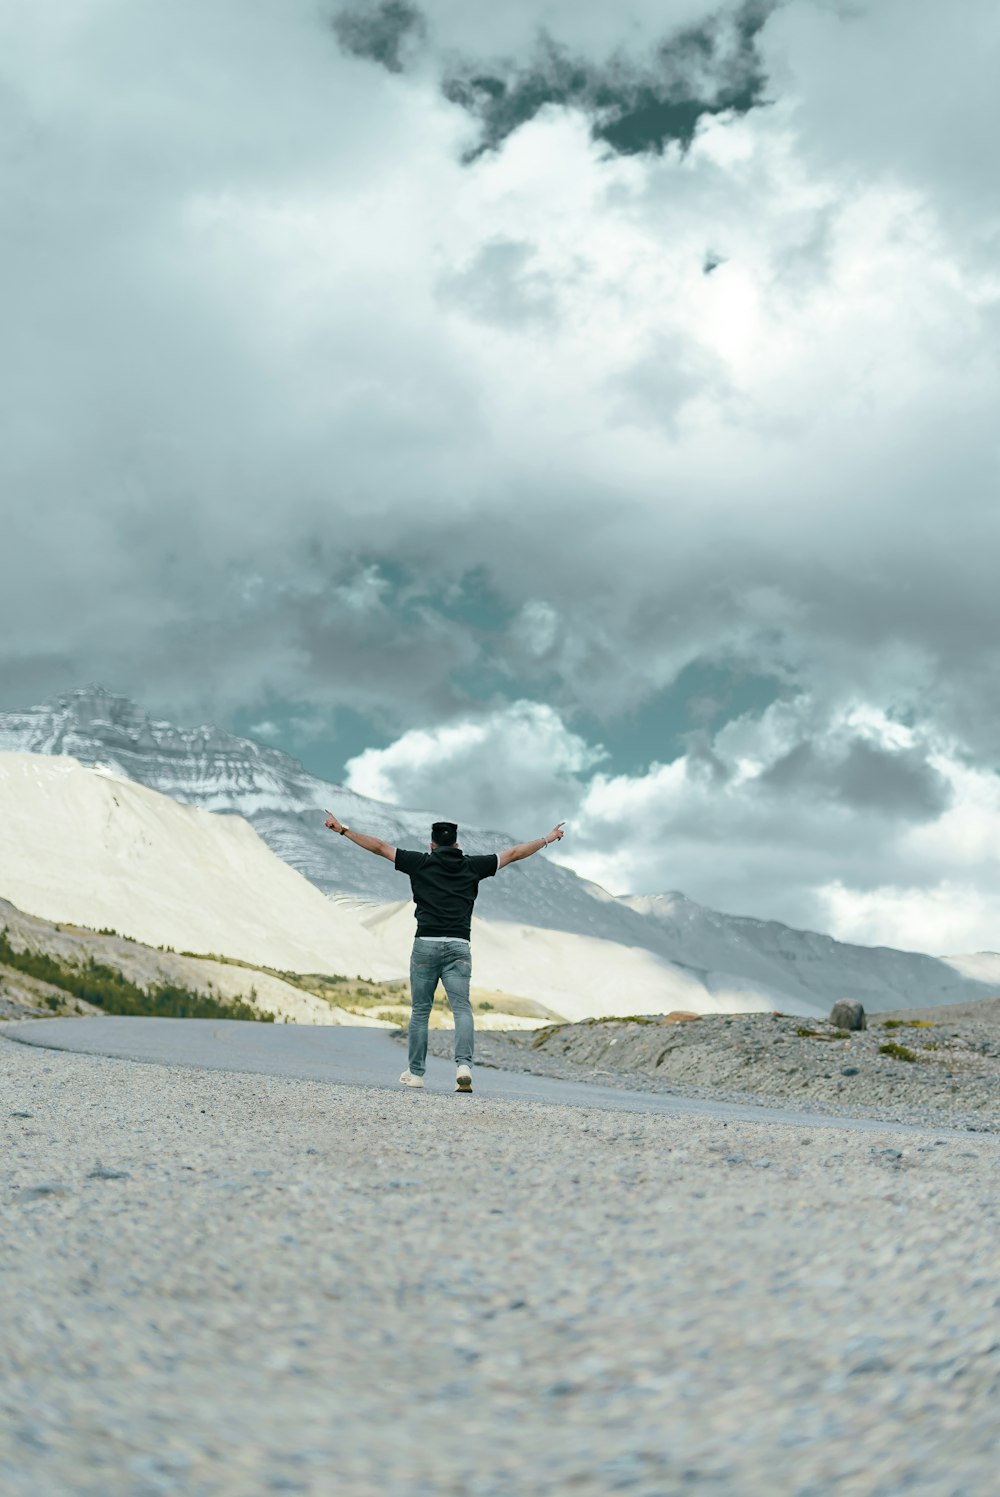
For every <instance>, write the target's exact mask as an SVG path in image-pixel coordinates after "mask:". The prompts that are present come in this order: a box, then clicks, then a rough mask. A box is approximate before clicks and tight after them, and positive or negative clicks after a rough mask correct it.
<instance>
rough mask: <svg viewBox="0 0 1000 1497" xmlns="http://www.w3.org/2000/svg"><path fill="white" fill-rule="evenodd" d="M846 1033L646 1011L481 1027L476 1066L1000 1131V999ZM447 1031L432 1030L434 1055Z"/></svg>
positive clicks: (776, 1021) (822, 1024) (814, 1025)
mask: <svg viewBox="0 0 1000 1497" xmlns="http://www.w3.org/2000/svg"><path fill="white" fill-rule="evenodd" d="M868 1025H869V1027H868V1028H867V1029H866V1030H863V1031H858V1032H853V1033H847V1032H846V1031H844V1030H838V1029H835V1028H834V1027H833V1026H832V1025H831V1024H830V1023H828V1022H826V1021H824V1020H816V1019H802V1018H798V1017H791V1016H788V1015H783V1014H759V1013H758V1014H732V1015H728V1014H726V1015H723V1014H712V1015H703V1016H702V1017H701V1018H698V1019H695V1020H693V1021H691V1022H672V1023H671V1022H666V1021H665V1020H664V1018H663V1016H660V1015H650V1016H645V1017H639V1018H636V1019H633V1020H628V1019H621V1020H619V1019H615V1020H603V1019H600V1020H589V1021H585V1022H583V1023H578V1024H558V1025H551V1026H549V1027H548V1028H546V1029H542V1030H537V1031H536V1032H535V1033H534V1034H513V1033H508V1034H503V1035H500V1034H491V1035H482V1034H478V1035H477V1037H476V1057H477V1063H478V1064H479V1065H485V1066H497V1067H500V1068H502V1069H504V1070H510V1071H516V1070H522V1071H527V1072H531V1073H533V1074H536V1075H544V1076H552V1077H557V1078H560V1079H564V1080H567V1079H568V1080H572V1079H576V1080H578V1081H581V1080H586V1081H592V1082H599V1083H600V1084H601V1085H602V1086H610V1087H620V1088H622V1089H641V1090H643V1091H664V1092H669V1093H672V1094H675V1095H684V1096H690V1097H699V1098H709V1097H710V1098H714V1099H717V1100H724V1101H730V1102H739V1103H754V1104H758V1105H764V1106H769V1107H782V1106H786V1107H787V1106H793V1105H794V1106H796V1107H799V1108H802V1107H805V1108H808V1109H809V1110H811V1111H816V1112H821V1113H823V1114H825V1115H827V1116H836V1115H841V1116H844V1117H855V1118H860V1117H873V1118H876V1119H878V1120H880V1121H884V1122H899V1123H910V1124H916V1125H918V1126H925V1127H935V1126H941V1127H944V1126H947V1127H949V1128H954V1127H960V1128H968V1129H971V1130H973V1131H977V1132H1000V1000H996V1001H993V1000H987V1001H986V1002H984V1003H978V1004H962V1005H955V1006H953V1007H951V1006H950V1007H944V1008H937V1009H933V1008H932V1009H927V1010H920V1011H912V1010H906V1011H903V1012H900V1013H896V1014H889V1013H885V1014H874V1015H870V1016H869V1020H868ZM448 1046H449V1038H448V1036H446V1035H444V1034H442V1033H440V1032H438V1033H435V1034H432V1036H431V1044H430V1049H431V1052H432V1053H433V1054H436V1055H445V1054H447V1053H448Z"/></svg>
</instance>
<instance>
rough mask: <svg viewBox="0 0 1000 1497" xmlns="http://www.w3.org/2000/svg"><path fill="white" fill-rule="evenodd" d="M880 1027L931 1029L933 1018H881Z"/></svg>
mask: <svg viewBox="0 0 1000 1497" xmlns="http://www.w3.org/2000/svg"><path fill="white" fill-rule="evenodd" d="M881 1028H882V1029H933V1028H934V1021H933V1019H883V1020H882V1021H881Z"/></svg>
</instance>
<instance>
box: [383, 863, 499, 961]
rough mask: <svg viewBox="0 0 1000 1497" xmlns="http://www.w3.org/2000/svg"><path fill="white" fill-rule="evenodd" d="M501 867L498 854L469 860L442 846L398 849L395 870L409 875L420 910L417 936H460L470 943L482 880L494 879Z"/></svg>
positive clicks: (417, 915)
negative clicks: (422, 850) (418, 849)
mask: <svg viewBox="0 0 1000 1497" xmlns="http://www.w3.org/2000/svg"><path fill="white" fill-rule="evenodd" d="M499 867H500V859H499V858H498V857H497V855H496V853H495V852H488V853H481V854H478V855H477V856H475V857H471V858H470V857H466V855H465V853H464V852H463V851H462V849H461V848H460V847H439V848H437V850H436V851H435V852H408V851H407V850H406V848H405V847H397V848H396V868H397V870H398V872H400V873H407V874H409V877H410V888H411V889H412V890H413V902H414V904H415V905H416V907H417V911H416V921H417V935H418V936H460V937H462V938H463V939H464V940H466V941H467V940H468V939H469V934H470V932H471V929H472V906H473V905H474V904H475V902H476V895H477V894H478V893H479V883H480V880H481V879H484V878H492V877H493V875H494V874H495V873H496V872H497V870H498V869H499Z"/></svg>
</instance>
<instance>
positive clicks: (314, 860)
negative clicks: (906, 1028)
mask: <svg viewBox="0 0 1000 1497" xmlns="http://www.w3.org/2000/svg"><path fill="white" fill-rule="evenodd" d="M3 751H21V752H28V753H30V754H35V755H73V756H74V757H75V758H76V759H78V760H79V761H80V763H81V764H84V765H89V766H103V767H105V768H107V769H108V770H110V771H112V772H113V773H114V774H117V775H119V776H124V777H126V778H127V779H129V780H132V781H134V782H136V783H137V784H140V785H145V786H147V787H149V788H150V789H152V790H156V791H158V792H160V793H161V794H162V795H165V796H169V797H170V798H171V799H173V800H175V801H179V802H181V803H182V804H186V805H189V806H194V807H198V808H199V809H201V810H203V811H215V812H221V813H226V814H228V815H231V816H237V817H245V818H246V820H247V821H249V822H250V824H251V825H252V826H253V828H254V830H255V831H256V832H257V833H258V835H259V837H260V838H261V839H262V841H263V842H264V843H265V844H266V845H267V847H269V848H270V849H271V850H272V852H274V853H275V854H277V856H278V857H279V858H280V859H281V860H282V861H283V862H284V863H286V864H288V865H290V867H291V868H293V869H295V870H296V871H297V872H298V873H299V874H300V875H302V877H303V878H304V879H306V880H308V881H309V883H311V884H313V885H314V886H315V888H316V889H318V890H321V891H322V892H323V893H324V894H327V895H329V896H332V897H333V899H334V903H335V906H341V905H344V902H345V901H346V902H347V910H351V909H353V904H354V901H357V900H363V901H366V902H367V903H368V904H369V905H370V906H371V908H369V909H368V910H367V911H366V912H365V913H364V917H363V918H364V920H365V928H366V930H367V934H368V936H370V937H371V938H372V939H373V940H374V942H375V944H376V946H378V947H379V948H380V949H381V951H382V953H383V954H384V953H385V951H386V950H387V949H389V950H391V951H392V952H393V953H394V954H395V955H394V961H395V967H396V971H397V973H398V971H400V970H403V969H404V968H402V967H401V966H400V963H401V961H402V955H403V951H404V948H405V945H406V941H407V939H408V937H409V935H410V934H412V928H413V927H412V918H411V910H410V906H409V904H408V893H409V891H408V888H407V887H406V885H405V881H404V880H402V879H401V878H400V876H399V875H398V874H396V873H394V871H393V870H392V868H391V867H390V866H389V865H388V864H387V863H386V862H385V861H384V860H382V859H379V858H372V857H369V856H366V855H365V854H363V853H361V852H360V851H359V850H358V849H357V848H355V847H352V846H348V845H345V843H344V842H343V840H342V839H340V838H338V837H333V836H331V835H330V833H328V832H327V831H326V830H325V829H324V827H323V812H324V809H325V808H326V807H332V808H333V809H335V810H336V811H337V814H338V815H340V816H341V817H342V818H343V819H344V820H346V821H347V822H348V823H352V824H356V825H358V826H362V827H364V828H365V829H366V830H369V831H371V832H373V833H375V834H376V835H378V836H382V837H385V838H386V839H387V840H388V841H390V842H394V843H395V844H396V845H402V846H417V847H419V846H423V845H424V843H425V841H426V838H427V834H428V827H429V823H430V821H431V820H432V818H433V815H434V814H447V807H440V808H435V810H434V812H432V811H419V812H413V811H406V810H400V809H399V808H397V807H393V806H388V805H384V804H382V803H381V802H378V801H372V800H368V799H366V798H365V797H363V796H359V795H355V794H353V793H352V792H350V791H347V790H345V789H343V788H342V787H340V786H336V785H332V784H329V783H327V782H325V781H323V780H320V779H318V778H317V777H315V776H313V775H310V774H309V773H308V772H307V771H306V770H305V769H303V767H302V766H301V765H300V764H298V763H297V762H296V761H295V760H294V759H291V758H290V757H289V756H287V755H285V754H283V753H281V752H279V751H278V750H276V749H272V748H267V747H264V746H262V745H260V744H256V743H253V742H250V741H249V740H246V739H242V738H238V737H236V736H234V735H233V734H229V733H225V732H222V731H221V730H219V729H217V728H214V727H210V726H209V727H198V728H180V727H176V726H174V725H173V724H171V723H167V722H162V721H157V720H155V719H152V718H150V717H149V716H148V715H147V714H146V713H145V712H143V711H142V709H141V708H139V707H138V706H136V705H135V704H134V703H133V702H131V701H129V700H127V699H126V698H123V697H119V696H115V695H113V694H111V693H108V692H106V691H102V690H100V689H96V688H95V689H89V690H85V691H78V692H73V693H70V694H69V695H67V696H64V697H61V698H60V699H59V700H58V701H56V702H54V703H52V704H50V705H47V706H40V707H35V708H31V709H30V710H27V711H23V712H16V713H6V714H0V753H2V752H3ZM532 830H534V829H533V828H517V829H515V830H514V831H513V832H511V833H510V834H504V833H501V832H498V831H495V830H489V829H484V828H475V827H463V830H462V840H463V845H464V846H466V847H467V848H468V850H469V851H477V852H478V851H491V850H493V849H495V848H497V847H500V846H503V845H506V844H508V843H509V842H510V841H513V840H516V837H518V836H525V835H528V834H529V833H530V832H531V831H532ZM4 892H8V893H9V891H5V890H4V889H3V888H0V894H2V893H4ZM29 907H30V906H29ZM345 912H346V911H345ZM477 913H478V914H479V915H480V916H481V922H480V925H479V926H478V927H477V929H478V934H477V963H478V970H479V972H480V975H481V974H482V970H483V962H484V960H485V961H486V964H487V966H488V967H489V969H490V971H491V972H492V973H494V975H495V976H496V978H497V981H496V986H498V987H503V988H506V990H507V991H513V992H518V993H522V994H524V995H525V996H531V997H535V998H538V999H540V1001H542V1002H545V1003H547V1004H549V1005H550V1006H551V1007H553V1008H555V1009H556V1010H557V1011H558V1012H560V1013H563V1014H565V1015H571V1014H574V1013H577V1012H580V1008H579V1004H580V1003H582V1004H583V1005H585V1009H584V1011H585V1012H587V1013H597V1012H607V1013H610V1012H612V1011H614V1012H618V1013H625V1012H637V1011H639V1012H641V1011H654V1010H657V1009H664V1008H669V1007H689V1008H697V1009H699V1010H700V1011H719V1010H722V1009H732V1010H749V1009H761V1008H770V1007H777V1008H784V1009H786V1010H788V1011H790V1012H800V1013H817V1012H825V1011H827V1010H828V1009H829V1007H830V1005H831V1004H832V1003H833V1002H834V1001H835V1000H836V999H837V998H840V997H858V998H860V999H861V1000H862V1002H864V1003H865V1004H866V1006H868V1007H870V1008H872V1009H879V1008H882V1009H895V1008H902V1007H907V1006H910V1005H927V1004H937V1003H954V1002H961V1001H969V1000H976V999H979V998H982V997H987V996H992V995H994V994H995V993H996V992H997V990H998V987H1000V959H997V958H995V957H990V956H989V954H986V955H985V956H984V955H982V954H981V955H979V956H977V957H970V958H951V959H948V960H939V959H937V958H934V957H928V956H922V955H916V954H912V953H908V952H900V951H895V950H891V949H889V948H884V947H883V948H870V947H861V946H850V945H847V944H845V943H843V942H838V941H835V940H833V939H832V938H831V937H829V936H823V935H820V934H817V933H814V932H809V931H798V930H794V929H792V928H790V927H788V926H783V925H780V924H778V923H776V922H771V921H759V920H750V919H744V918H740V917H738V916H732V915H725V914H720V913H719V912H717V911H713V910H709V909H705V908H704V907H702V906H699V905H696V904H694V903H693V902H692V901H690V900H687V899H685V897H684V896H683V895H681V894H666V895H654V896H642V897H632V898H621V899H616V898H613V897H612V896H611V895H609V894H607V893H606V892H605V891H604V890H603V889H600V888H598V887H597V886H596V885H594V884H592V883H588V882H587V881H586V880H584V879H581V878H579V877H577V875H576V874H574V873H573V872H572V871H571V870H569V869H568V868H563V867H560V866H559V865H558V864H556V863H554V862H552V861H551V859H550V858H547V857H546V856H544V855H540V856H537V857H535V858H533V859H531V860H530V861H529V862H527V863H524V864H521V865H517V866H514V867H511V868H508V869H505V870H504V872H503V874H502V876H501V877H499V878H496V879H493V880H489V881H487V882H486V883H485V884H484V885H483V889H482V894H481V898H480V901H479V903H478V905H477ZM352 918H353V915H352ZM513 927H517V928H518V931H519V934H518V935H517V936H516V938H515V937H514V935H513ZM528 930H531V931H533V932H534V933H535V934H534V935H533V936H532V937H531V939H530V940H528V938H526V936H525V932H526V931H528ZM566 935H572V936H576V937H578V938H581V940H582V942H583V944H582V945H575V944H574V943H572V942H570V943H569V944H568V945H567V944H566V943H565V942H564V941H563V940H562V939H561V937H562V936H566ZM364 939H367V938H364ZM362 944H364V940H363V942H362ZM584 950H588V951H589V956H590V966H589V969H586V970H583V969H582V968H581V966H580V964H579V962H578V957H579V956H580V953H581V952H582V951H584ZM569 951H572V952H573V956H572V958H570V957H569V956H568V955H567V953H568V952H569ZM515 953H516V956H515ZM529 953H530V954H529ZM626 953H628V954H626ZM372 960H373V962H374V958H373V959H372ZM668 969H669V977H668V976H667V975H666V974H667V971H668ZM361 970H364V971H371V972H375V971H376V970H381V968H380V965H379V963H378V962H375V963H374V965H367V966H363V967H362V968H361ZM580 984H582V988H580ZM578 988H580V990H579V991H578ZM601 1003H603V1004H606V1005H613V1007H611V1006H606V1007H603V1008H602V1007H600V1006H598V1007H595V1006H594V1005H595V1004H598V1005H599V1004H601ZM622 1004H624V1006H622Z"/></svg>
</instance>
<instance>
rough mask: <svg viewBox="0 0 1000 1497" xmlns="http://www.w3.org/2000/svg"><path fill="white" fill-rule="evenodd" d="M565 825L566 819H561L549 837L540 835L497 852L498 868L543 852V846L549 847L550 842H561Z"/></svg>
mask: <svg viewBox="0 0 1000 1497" xmlns="http://www.w3.org/2000/svg"><path fill="white" fill-rule="evenodd" d="M565 825H566V823H565V822H564V821H560V823H559V825H558V826H554V827H553V828H552V830H551V832H550V833H549V835H548V836H547V837H538V838H536V840H535V841H534V842H519V843H518V844H517V846H516V847H508V848H506V849H505V850H504V851H503V852H499V853H497V870H498V871H499V869H501V868H506V866H507V864H508V863H519V862H520V861H521V859H522V858H530V857H531V854H532V853H533V852H541V850H542V848H543V847H548V845H549V843H550V842H561V841H562V838H563V827H564V826H565Z"/></svg>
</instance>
